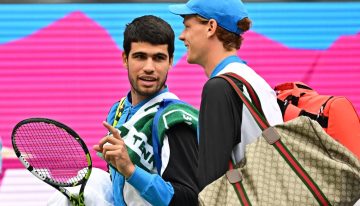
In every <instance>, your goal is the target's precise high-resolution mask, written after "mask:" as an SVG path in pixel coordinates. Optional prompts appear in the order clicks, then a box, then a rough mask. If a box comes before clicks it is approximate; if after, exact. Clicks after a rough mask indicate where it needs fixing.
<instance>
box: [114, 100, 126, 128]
mask: <svg viewBox="0 0 360 206" xmlns="http://www.w3.org/2000/svg"><path fill="white" fill-rule="evenodd" d="M125 99H126V97H123V98H121V100H120V102H119V105H118V107H117V109H116V113H115V118H114V122H113V124H112V126H113V127H115V126H116V125H117V123H118V122H119V120H120V117H121V114H122V112H123V111H124V104H125Z"/></svg>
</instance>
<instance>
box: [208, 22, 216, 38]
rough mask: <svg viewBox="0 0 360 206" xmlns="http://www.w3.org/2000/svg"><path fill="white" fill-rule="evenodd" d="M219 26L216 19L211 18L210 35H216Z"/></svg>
mask: <svg viewBox="0 0 360 206" xmlns="http://www.w3.org/2000/svg"><path fill="white" fill-rule="evenodd" d="M217 27H218V24H217V22H216V20H215V19H210V20H209V22H208V36H209V37H210V36H213V35H215V32H216V28H217Z"/></svg>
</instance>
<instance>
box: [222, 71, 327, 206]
mask: <svg viewBox="0 0 360 206" xmlns="http://www.w3.org/2000/svg"><path fill="white" fill-rule="evenodd" d="M229 75H230V76H231V77H234V78H236V79H237V80H238V81H240V82H242V83H243V84H244V85H249V88H247V89H248V91H249V90H251V91H250V92H249V94H250V93H255V91H254V89H253V88H252V87H251V85H250V84H249V83H247V81H246V80H245V79H244V78H242V77H240V78H238V77H239V76H238V75H234V73H227V75H223V74H222V75H219V76H218V77H221V78H223V79H225V80H226V81H228V82H229V83H230V85H231V86H232V87H233V89H234V90H235V92H236V93H237V94H238V95H239V97H240V99H241V100H242V101H243V103H244V104H245V105H246V107H247V108H248V109H249V111H250V113H251V115H252V116H253V117H254V119H255V121H256V123H257V124H258V125H259V126H260V128H261V130H263V133H262V136H263V137H264V138H265V139H266V140H267V142H268V143H269V144H271V145H272V146H273V147H274V148H275V149H276V150H277V151H278V152H279V153H280V155H281V156H282V157H283V158H284V160H285V161H286V162H287V163H288V165H289V166H290V167H291V168H292V170H293V171H294V172H295V174H296V175H297V176H298V177H299V178H300V179H301V180H302V182H303V183H304V184H305V185H306V186H307V188H308V189H309V191H310V192H311V193H312V194H313V196H314V198H315V199H316V200H317V201H318V203H319V204H320V205H331V204H330V202H329V200H328V199H327V198H326V196H325V195H324V193H323V192H322V191H321V190H320V188H319V186H318V185H317V184H316V183H315V181H314V180H313V179H312V178H311V177H310V175H309V174H308V173H307V172H306V171H305V169H304V168H303V167H302V166H301V165H300V163H299V162H298V161H297V160H296V158H295V157H294V156H293V154H292V153H291V152H290V150H289V149H288V148H287V147H286V145H285V144H284V143H283V142H282V141H281V139H280V135H279V134H278V133H277V131H276V129H275V128H274V127H270V124H269V123H268V121H267V120H266V118H265V116H262V115H263V114H260V113H259V111H258V110H257V108H256V107H255V106H254V105H253V104H252V103H251V102H250V101H249V100H248V98H247V97H246V96H245V95H244V93H243V92H242V91H241V90H240V89H239V87H237V85H236V83H235V82H234V80H233V79H231V78H230V77H228V76H229ZM255 94H256V93H255ZM251 98H257V95H252V96H251ZM253 101H254V100H253ZM257 101H258V102H259V100H258V99H257V100H255V101H254V102H257ZM233 167H234V163H233V162H232V161H230V164H229V169H230V170H231V169H232V168H233ZM232 185H233V187H234V188H235V191H236V192H237V194H238V197H239V199H240V201H241V203H242V205H251V203H250V202H249V199H248V198H247V195H246V191H245V189H244V187H243V185H242V182H241V181H239V182H236V183H232Z"/></svg>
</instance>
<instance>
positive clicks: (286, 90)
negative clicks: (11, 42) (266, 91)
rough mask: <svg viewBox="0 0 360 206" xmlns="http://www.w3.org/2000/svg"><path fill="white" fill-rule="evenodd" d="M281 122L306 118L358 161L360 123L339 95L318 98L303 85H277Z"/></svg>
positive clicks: (315, 93) (348, 104)
mask: <svg viewBox="0 0 360 206" xmlns="http://www.w3.org/2000/svg"><path fill="white" fill-rule="evenodd" d="M275 91H276V93H277V97H278V103H279V106H280V108H281V110H282V113H283V118H284V121H288V120H291V119H294V118H296V117H298V116H307V117H310V118H311V119H313V120H315V121H317V122H318V123H319V124H320V125H321V126H322V128H323V129H324V130H325V131H326V132H327V133H328V134H329V135H330V136H331V137H333V138H334V139H335V140H337V141H339V142H340V143H341V144H343V145H344V146H345V147H347V148H348V149H350V150H351V151H352V152H353V153H354V154H355V155H356V156H357V157H358V158H360V121H359V117H358V114H357V113H356V110H355V109H354V106H353V105H352V103H351V102H350V101H349V100H348V99H346V98H345V97H341V96H328V95H319V94H318V93H317V92H316V91H314V90H313V89H312V88H310V87H309V86H307V85H306V84H304V83H302V82H288V83H283V84H280V85H277V86H276V87H275Z"/></svg>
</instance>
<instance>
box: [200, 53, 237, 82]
mask: <svg viewBox="0 0 360 206" xmlns="http://www.w3.org/2000/svg"><path fill="white" fill-rule="evenodd" d="M214 51H215V52H209V55H208V59H207V61H206V62H205V63H204V65H202V66H203V67H204V69H205V73H206V76H207V77H208V78H209V77H210V75H211V73H212V72H213V71H214V69H215V68H216V66H217V65H218V64H219V63H220V62H221V61H223V60H224V59H225V58H227V57H229V56H234V55H237V51H236V50H235V49H234V50H232V51H226V50H225V49H223V50H220V49H219V50H214ZM216 51H218V52H216Z"/></svg>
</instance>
